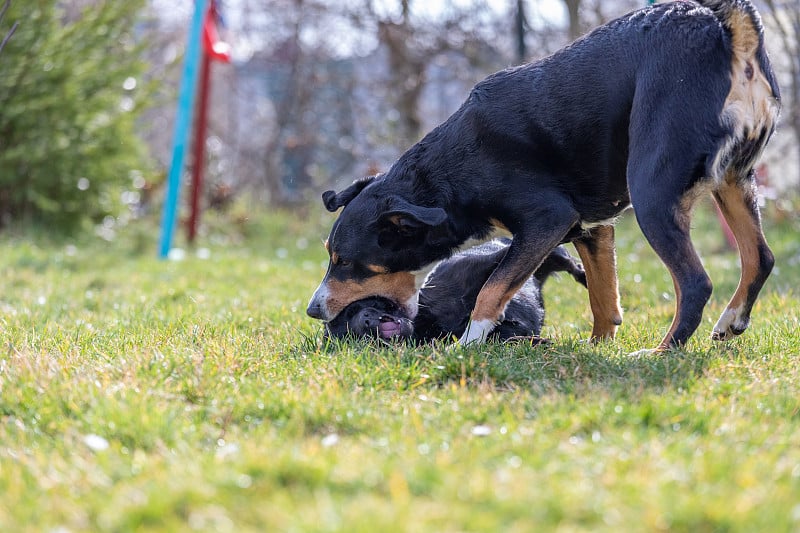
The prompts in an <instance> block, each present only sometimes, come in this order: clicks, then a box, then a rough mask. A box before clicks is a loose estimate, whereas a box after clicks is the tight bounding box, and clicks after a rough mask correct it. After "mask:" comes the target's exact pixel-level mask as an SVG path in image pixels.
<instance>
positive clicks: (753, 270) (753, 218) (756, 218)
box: [711, 172, 775, 340]
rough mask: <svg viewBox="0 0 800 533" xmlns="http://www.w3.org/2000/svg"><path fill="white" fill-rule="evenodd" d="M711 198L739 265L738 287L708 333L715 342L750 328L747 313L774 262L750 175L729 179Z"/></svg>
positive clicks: (752, 178)
mask: <svg viewBox="0 0 800 533" xmlns="http://www.w3.org/2000/svg"><path fill="white" fill-rule="evenodd" d="M714 199H715V200H716V202H717V205H718V206H719V208H720V210H721V211H722V214H723V215H724V217H725V220H726V221H727V222H728V226H730V228H731V231H733V235H734V237H736V243H737V245H738V247H739V256H740V257H741V264H742V274H741V278H740V279H739V286H738V287H737V288H736V292H735V293H734V294H733V297H732V298H731V301H730V303H728V307H727V308H726V309H725V311H723V312H722V316H720V318H719V320H718V321H717V324H716V325H715V326H714V331H713V333H712V334H711V338H713V339H714V340H728V339H730V338H731V337H733V336H734V335H740V334H741V333H743V332H744V330H745V329H747V326H748V325H750V311H751V310H752V309H753V304H754V303H755V300H756V298H757V297H758V293H759V292H760V291H761V287H762V286H763V285H764V282H765V281H766V279H767V276H769V274H770V272H771V271H772V266H773V265H774V263H775V259H774V257H773V255H772V251H770V249H769V246H767V242H766V240H765V239H764V234H763V233H762V231H761V217H760V215H759V211H758V204H757V203H756V191H755V183H754V176H753V174H752V172H751V173H750V175H748V176H747V178H745V179H743V180H737V179H736V177H735V176H728V179H727V180H726V181H725V183H723V184H722V186H721V187H719V188H718V189H717V190H716V191H714Z"/></svg>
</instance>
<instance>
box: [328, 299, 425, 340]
mask: <svg viewBox="0 0 800 533" xmlns="http://www.w3.org/2000/svg"><path fill="white" fill-rule="evenodd" d="M325 329H326V331H327V332H328V334H329V335H330V336H332V337H344V336H347V335H355V336H356V337H376V338H379V339H384V340H389V339H399V338H407V337H411V336H412V335H413V333H414V326H413V323H412V322H411V320H410V319H409V318H408V317H407V316H405V313H404V312H403V310H402V308H401V307H400V306H399V305H398V304H396V303H395V302H393V301H391V300H389V299H387V298H383V297H377V296H373V297H369V298H365V299H363V300H358V301H356V302H353V303H351V304H350V305H348V306H347V307H346V308H345V309H344V310H343V311H342V312H341V313H339V315H337V316H336V317H335V318H334V319H333V320H331V321H329V322H326V323H325Z"/></svg>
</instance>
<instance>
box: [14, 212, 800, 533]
mask: <svg viewBox="0 0 800 533" xmlns="http://www.w3.org/2000/svg"><path fill="white" fill-rule="evenodd" d="M234 219H235V220H236V222H235V223H234V222H231V220H234ZM206 220H207V222H208V226H207V227H208V228H209V229H208V230H207V232H206V234H205V235H203V237H202V238H201V248H198V249H196V250H195V249H187V251H186V254H185V258H184V259H183V260H180V261H159V260H158V259H156V257H155V252H156V237H157V234H156V229H155V226H154V224H153V223H152V222H147V221H143V222H136V223H133V224H130V225H128V226H126V227H124V228H119V229H118V230H117V232H116V234H115V235H114V236H113V238H112V239H111V240H110V241H106V240H103V239H101V238H100V237H95V236H84V237H82V238H80V239H76V240H70V241H64V240H57V239H54V238H52V237H48V236H46V235H43V234H42V232H41V231H34V230H27V231H22V230H17V231H14V232H10V233H9V232H6V233H4V234H2V235H0V272H2V278H1V279H0V288H1V290H0V340H2V352H1V355H0V493H2V495H3V496H2V498H0V531H51V532H56V531H57V532H78V531H134V530H135V531H183V530H197V531H236V532H239V531H347V532H350V531H365V532H366V531H369V532H372V531H414V532H417V531H437V532H438V531H549V530H554V531H604V530H605V531H659V530H665V531H691V532H698V531H699V532H702V531H748V532H750V531H770V532H773V531H798V530H800V334H798V326H800V323H799V322H800V318H799V317H800V294H799V293H798V290H797V289H796V287H798V286H800V239H798V234H800V220H798V219H797V218H792V217H791V216H783V217H778V216H776V215H774V214H773V213H772V212H770V213H769V214H768V216H767V217H766V225H767V228H766V233H767V237H768V239H769V241H770V243H771V244H772V246H773V249H774V251H775V254H776V258H777V268H776V271H775V272H774V274H773V276H772V277H771V278H770V279H769V281H768V282H767V285H766V287H765V291H764V293H762V296H761V298H760V299H759V302H758V304H757V305H756V308H755V310H754V313H753V321H752V326H751V328H750V330H748V331H747V332H746V333H745V334H744V335H743V336H742V337H740V338H737V339H735V340H733V341H731V342H730V343H727V344H717V343H713V342H712V341H710V340H709V335H710V332H711V328H712V325H713V323H714V322H715V321H716V318H717V316H718V315H719V313H720V311H721V310H722V308H723V306H724V304H725V303H726V301H727V298H728V297H729V296H730V294H732V292H733V290H734V288H735V286H736V283H737V281H738V272H739V269H738V260H737V256H736V254H735V253H733V252H730V251H728V250H726V249H725V247H724V241H723V239H722V236H721V233H720V231H719V229H718V227H717V223H716V220H715V219H714V218H713V216H712V215H710V214H709V212H708V211H707V209H703V210H701V212H700V213H699V216H698V217H697V221H696V224H695V226H696V229H695V236H696V240H697V242H698V247H699V249H700V250H701V255H702V256H703V258H704V261H705V264H706V266H707V268H708V270H709V273H710V275H711V277H712V279H713V280H714V283H715V285H714V295H713V297H712V301H711V303H710V304H709V307H708V309H707V311H706V313H705V315H704V319H703V323H702V325H701V327H700V329H699V330H698V332H697V333H696V334H695V336H694V337H693V338H692V340H691V342H690V343H689V344H688V345H687V346H686V347H685V349H682V350H675V351H671V352H668V353H664V354H660V355H648V356H630V355H629V354H630V353H631V352H634V351H636V350H638V349H640V348H644V347H652V346H654V345H655V344H656V343H657V342H658V341H659V340H660V338H661V336H662V335H663V333H664V331H666V329H667V328H668V326H669V323H670V321H671V317H672V313H673V306H674V296H673V291H672V283H671V280H670V278H669V275H668V273H667V271H666V269H665V268H664V267H663V266H662V265H661V263H660V262H659V261H658V260H657V259H656V258H655V256H654V254H653V253H652V252H651V251H650V249H649V247H648V246H647V245H646V243H645V242H644V240H643V239H642V238H641V236H640V233H639V231H638V228H636V224H635V221H634V220H633V219H632V217H630V216H627V217H625V219H624V220H622V222H621V224H620V227H619V231H618V246H619V263H620V265H619V270H620V288H621V293H622V304H623V307H624V309H625V312H626V315H625V323H624V325H623V326H622V327H621V328H620V331H619V335H618V337H617V339H616V340H615V341H613V342H608V343H603V344H599V345H591V344H588V343H585V342H584V339H585V338H586V337H587V335H588V333H589V332H590V330H591V321H590V313H589V306H588V298H587V297H586V292H585V289H583V288H582V287H579V286H578V285H577V284H575V283H574V282H573V281H572V280H571V279H569V278H568V277H562V278H560V279H557V280H552V281H549V282H548V284H547V285H546V287H545V302H546V305H547V313H548V314H547V319H546V320H547V325H546V327H545V331H544V332H543V333H544V335H546V336H548V337H550V338H552V339H553V340H554V342H553V343H552V344H550V345H547V346H543V347H530V346H524V345H515V346H504V345H487V346H483V347H475V348H469V349H465V350H461V349H456V350H450V349H447V345H446V344H440V345H434V346H426V347H418V348H414V347H408V346H388V345H384V344H377V343H365V342H350V343H343V344H338V345H335V346H323V343H322V337H321V327H320V325H319V324H318V323H316V322H314V321H312V320H311V319H309V318H307V317H306V316H305V313H304V310H305V304H306V302H307V300H308V298H309V296H310V294H311V293H312V292H313V290H314V288H315V287H316V285H317V283H318V282H319V280H320V279H321V277H322V275H323V273H324V261H325V259H326V255H325V251H324V249H323V247H322V240H323V239H324V237H325V236H326V233H327V229H328V228H329V227H330V224H331V222H332V220H333V219H332V217H331V215H329V214H328V213H324V210H323V209H322V208H321V206H314V207H312V208H310V209H303V210H296V211H295V212H293V213H273V214H264V215H253V216H252V217H251V218H250V219H249V220H243V219H242V217H233V216H229V217H215V216H214V215H209V217H208V218H207V219H206ZM104 235H105V236H106V237H107V238H111V235H110V234H108V232H105V233H104Z"/></svg>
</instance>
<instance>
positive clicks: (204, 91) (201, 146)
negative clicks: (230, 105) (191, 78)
mask: <svg viewBox="0 0 800 533" xmlns="http://www.w3.org/2000/svg"><path fill="white" fill-rule="evenodd" d="M210 71H211V56H210V55H209V54H208V51H207V50H205V48H203V58H202V65H201V69H200V95H199V96H200V98H199V99H198V102H197V125H196V127H195V138H194V167H193V168H192V198H191V202H192V203H191V211H190V214H189V226H188V228H187V229H188V239H189V242H190V243H194V239H195V237H196V236H197V224H198V222H199V220H200V195H201V193H202V189H203V167H204V166H205V153H206V129H207V128H208V96H209V93H210V92H211V84H210V83H209V78H210Z"/></svg>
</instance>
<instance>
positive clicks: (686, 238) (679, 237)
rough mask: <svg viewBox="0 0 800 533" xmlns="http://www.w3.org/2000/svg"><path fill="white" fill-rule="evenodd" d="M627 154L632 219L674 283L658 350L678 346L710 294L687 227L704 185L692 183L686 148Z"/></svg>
mask: <svg viewBox="0 0 800 533" xmlns="http://www.w3.org/2000/svg"><path fill="white" fill-rule="evenodd" d="M640 155H641V154H640ZM631 160H633V161H635V162H636V163H637V164H629V169H630V170H632V172H631V171H630V170H629V174H628V183H629V186H630V193H631V203H632V205H633V209H634V212H635V213H636V219H637V221H638V222H639V227H640V228H641V229H642V233H644V236H645V237H646V238H647V240H648V242H649V243H650V246H652V247H653V250H655V252H656V253H657V254H658V256H659V257H660V258H661V260H662V261H663V262H664V264H665V265H666V267H667V269H668V270H669V272H670V274H671V275H672V282H673V285H674V286H675V298H676V307H675V316H674V318H673V321H672V325H671V326H670V328H669V330H668V331H667V333H666V335H664V338H663V339H662V340H661V342H660V343H659V345H658V347H657V348H656V350H658V351H661V350H665V349H667V348H671V347H675V346H681V345H683V344H684V343H685V342H686V341H687V340H688V339H689V337H691V336H692V334H693V333H694V332H695V330H696V329H697V326H699V325H700V321H701V320H702V317H703V308H704V307H705V305H706V303H708V300H709V298H710V297H711V290H712V286H711V280H710V279H709V277H708V274H706V271H705V269H704V268H703V264H702V263H701V261H700V257H698V255H697V252H696V251H695V249H694V246H693V245H692V241H691V236H690V233H689V231H690V214H691V209H692V205H693V203H694V201H695V199H696V198H697V196H698V193H699V192H701V191H702V186H699V183H698V182H696V181H695V182H694V183H693V184H691V183H692V179H693V178H692V172H691V170H690V168H687V167H688V166H689V164H688V163H687V161H692V160H693V158H688V159H687V158H686V157H685V155H684V154H680V153H674V154H673V153H660V152H658V151H654V150H650V151H649V153H648V154H645V155H644V157H642V158H639V157H634V156H631ZM629 161H630V160H629ZM690 184H691V185H690Z"/></svg>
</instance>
